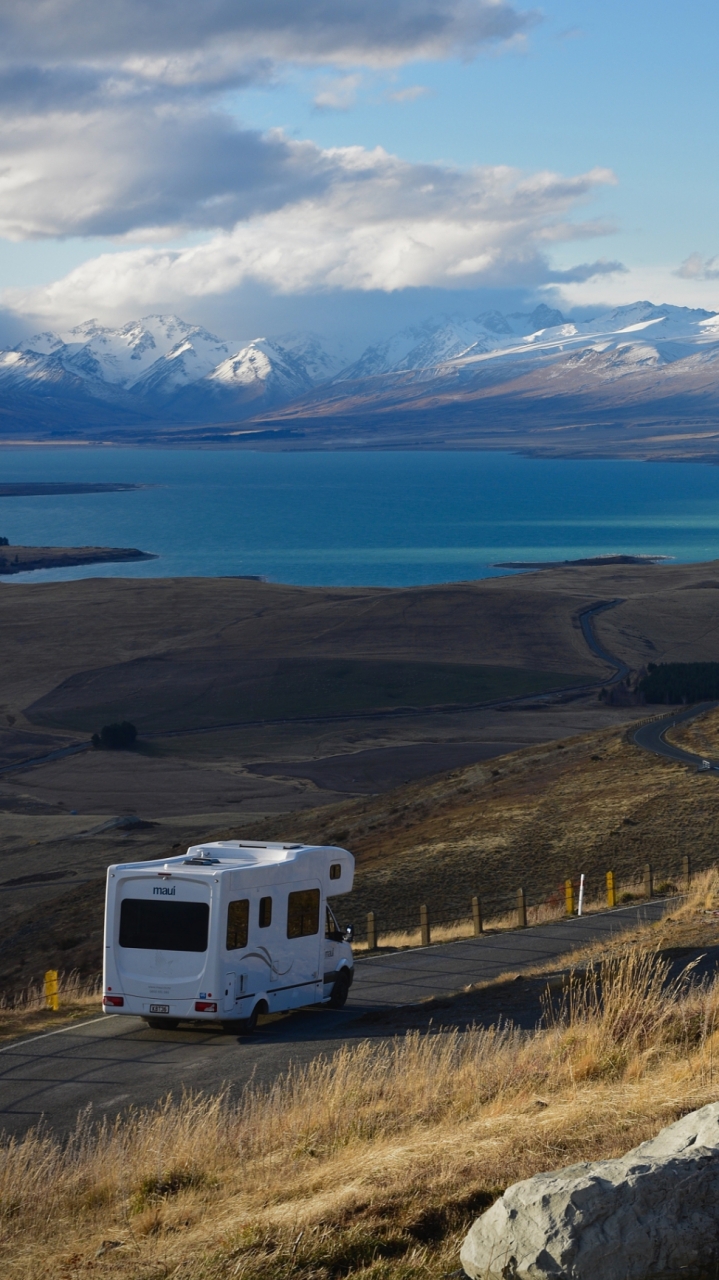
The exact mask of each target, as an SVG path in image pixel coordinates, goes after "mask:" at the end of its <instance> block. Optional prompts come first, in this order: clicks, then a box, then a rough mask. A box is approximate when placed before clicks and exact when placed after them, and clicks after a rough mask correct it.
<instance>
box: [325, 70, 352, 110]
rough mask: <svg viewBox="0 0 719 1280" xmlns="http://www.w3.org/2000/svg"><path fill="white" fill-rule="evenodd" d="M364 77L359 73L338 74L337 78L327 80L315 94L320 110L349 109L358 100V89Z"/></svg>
mask: <svg viewBox="0 0 719 1280" xmlns="http://www.w3.org/2000/svg"><path fill="white" fill-rule="evenodd" d="M361 83H362V77H361V76H360V75H357V73H356V72H355V74H354V75H348V76H338V77H337V78H336V79H335V80H325V81H324V82H323V83H322V84H321V86H320V88H319V89H318V90H317V93H316V94H315V96H314V99H313V101H314V104H315V106H316V107H317V108H318V109H319V110H320V111H349V109H350V107H353V106H354V105H355V102H356V101H357V90H358V89H359V87H360V85H361Z"/></svg>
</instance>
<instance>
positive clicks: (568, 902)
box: [564, 880, 574, 916]
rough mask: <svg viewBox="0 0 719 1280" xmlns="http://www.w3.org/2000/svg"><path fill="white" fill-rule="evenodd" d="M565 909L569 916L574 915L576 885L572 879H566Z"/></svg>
mask: <svg viewBox="0 0 719 1280" xmlns="http://www.w3.org/2000/svg"><path fill="white" fill-rule="evenodd" d="M564 911H565V914H566V915H568V916H573V915H574V885H573V884H572V882H571V880H565V881H564Z"/></svg>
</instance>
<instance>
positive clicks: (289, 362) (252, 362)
mask: <svg viewBox="0 0 719 1280" xmlns="http://www.w3.org/2000/svg"><path fill="white" fill-rule="evenodd" d="M206 382H207V384H208V386H210V387H213V388H214V389H217V390H219V389H222V390H224V391H227V390H230V389H232V388H242V389H243V390H247V389H250V388H251V389H252V390H254V391H260V390H261V391H262V392H263V393H264V392H271V393H273V394H274V396H275V397H276V396H278V395H279V396H287V397H288V398H289V397H290V396H298V395H302V393H303V392H305V391H311V390H312V388H313V387H314V386H315V381H314V379H313V378H312V377H311V376H310V374H309V373H308V371H307V368H306V366H305V364H304V362H303V360H302V359H301V357H299V356H297V355H295V354H294V353H293V352H292V351H288V350H287V349H286V348H285V347H282V346H280V344H279V343H277V342H272V341H270V340H269V339H268V338H258V339H256V341H255V342H251V343H250V344H249V345H248V346H246V347H243V348H242V350H241V351H238V352H237V354H236V355H234V356H230V358H229V359H228V360H224V361H223V362H222V364H219V365H218V366H217V368H216V369H213V371H212V373H210V374H209V375H208V376H207V378H206Z"/></svg>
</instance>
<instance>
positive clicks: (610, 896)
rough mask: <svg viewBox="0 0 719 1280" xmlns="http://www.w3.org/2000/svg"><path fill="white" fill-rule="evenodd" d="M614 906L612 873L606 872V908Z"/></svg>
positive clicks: (615, 903) (614, 896)
mask: <svg viewBox="0 0 719 1280" xmlns="http://www.w3.org/2000/svg"><path fill="white" fill-rule="evenodd" d="M616 905H617V895H616V891H615V888H614V872H613V871H608V872H607V906H608V907H616Z"/></svg>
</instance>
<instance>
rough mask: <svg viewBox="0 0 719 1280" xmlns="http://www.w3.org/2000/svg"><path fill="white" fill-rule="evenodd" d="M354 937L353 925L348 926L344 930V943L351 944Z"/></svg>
mask: <svg viewBox="0 0 719 1280" xmlns="http://www.w3.org/2000/svg"><path fill="white" fill-rule="evenodd" d="M354 936H355V927H354V925H353V924H348V925H347V928H346V929H345V942H351V941H352V939H353V938H354Z"/></svg>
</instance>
